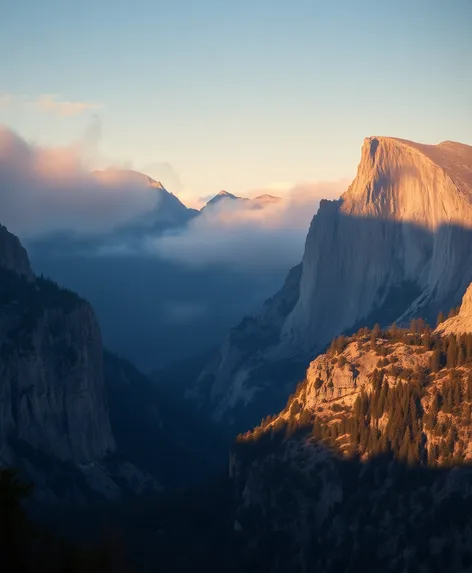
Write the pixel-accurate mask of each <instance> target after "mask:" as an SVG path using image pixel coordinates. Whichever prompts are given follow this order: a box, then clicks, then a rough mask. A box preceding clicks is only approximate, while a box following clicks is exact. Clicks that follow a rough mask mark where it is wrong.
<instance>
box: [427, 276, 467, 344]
mask: <svg viewBox="0 0 472 573" xmlns="http://www.w3.org/2000/svg"><path fill="white" fill-rule="evenodd" d="M436 332H437V333H438V334H463V333H466V332H472V283H471V284H470V286H469V288H468V289H467V291H466V293H465V295H464V297H463V298H462V304H461V307H460V310H459V314H458V315H457V316H453V317H451V318H448V319H447V320H446V321H444V322H443V323H441V324H440V325H439V326H438V328H437V329H436Z"/></svg>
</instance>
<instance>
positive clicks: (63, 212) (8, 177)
mask: <svg viewBox="0 0 472 573" xmlns="http://www.w3.org/2000/svg"><path fill="white" fill-rule="evenodd" d="M89 143H90V142H87V141H86V142H84V141H80V142H77V143H75V144H73V145H70V146H69V147H55V148H47V147H39V146H35V145H31V144H28V143H27V142H26V141H25V140H24V139H22V138H21V137H19V136H18V135H16V134H15V133H13V132H12V131H11V130H9V129H8V128H7V127H5V126H1V125H0V218H1V222H2V223H3V224H4V225H7V226H8V227H9V229H10V230H11V231H12V232H14V233H16V234H18V235H20V236H21V237H31V236H35V235H39V234H42V233H46V232H51V231H61V230H70V231H74V232H77V233H91V232H92V233H93V232H103V231H109V230H111V229H113V228H114V227H116V226H117V225H119V224H121V223H124V222H126V221H129V220H131V219H133V218H134V217H138V216H140V215H141V214H144V213H146V212H149V211H150V210H152V209H155V208H156V206H157V201H158V194H157V193H156V190H155V189H153V188H152V187H150V186H149V185H148V182H147V180H146V179H145V178H140V177H139V176H136V174H135V173H133V172H126V171H123V172H120V171H116V172H114V176H113V177H111V176H110V177H108V176H107V174H106V173H105V174H102V175H101V176H100V175H97V174H93V173H90V172H89V171H88V169H87V167H86V165H85V164H84V159H83V155H84V149H85V148H87V147H88V145H89Z"/></svg>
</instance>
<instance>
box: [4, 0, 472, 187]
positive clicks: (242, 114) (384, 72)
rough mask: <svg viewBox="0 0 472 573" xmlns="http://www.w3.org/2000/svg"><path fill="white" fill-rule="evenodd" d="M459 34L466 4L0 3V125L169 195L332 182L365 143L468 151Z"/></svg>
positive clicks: (385, 0) (465, 35) (471, 20)
mask: <svg viewBox="0 0 472 573" xmlns="http://www.w3.org/2000/svg"><path fill="white" fill-rule="evenodd" d="M471 30H472V1H471V0H376V1H374V0H369V1H367V0H358V1H356V0H333V1H331V0H329V1H328V0H324V1H317V0H232V1H231V0H132V1H131V0H113V1H112V0H110V1H105V0H75V1H74V0H41V1H39V0H0V54H1V55H0V123H4V124H6V125H7V126H9V127H10V128H12V129H14V130H15V131H17V132H18V133H19V134H20V135H21V136H23V137H26V138H27V139H28V140H30V141H32V142H35V143H38V144H41V145H64V144H68V143H70V142H73V141H77V140H78V139H81V138H83V137H84V133H85V134H87V138H89V139H90V142H89V143H90V145H92V147H93V144H95V143H97V142H98V143H99V150H98V151H99V154H100V162H101V163H102V164H105V163H108V162H114V163H118V164H123V165H126V166H132V167H134V168H137V169H144V170H146V171H147V172H148V173H149V174H150V175H152V176H156V177H159V178H162V179H163V182H164V183H165V184H166V186H167V187H168V188H169V189H170V190H171V191H175V192H177V193H184V194H189V193H193V194H195V195H196V196H202V195H208V194H211V193H214V192H215V193H216V192H217V191H219V190H220V189H227V190H229V191H232V192H236V193H244V192H246V191H248V190H251V189H256V188H265V187H267V186H268V185H270V184H272V183H280V182H287V183H288V184H294V183H296V182H301V181H319V180H333V179H339V178H341V177H345V176H353V175H354V173H355V168H356V165H357V163H358V161H359V158H360V146H361V144H362V140H363V138H364V137H366V136H368V135H395V136H398V137H403V138H407V139H414V140H418V141H421V142H427V143H436V142H439V141H442V140H445V139H451V140H459V141H463V142H465V143H469V144H472V73H471V61H472V34H471ZM95 151H96V150H94V149H92V152H94V153H95Z"/></svg>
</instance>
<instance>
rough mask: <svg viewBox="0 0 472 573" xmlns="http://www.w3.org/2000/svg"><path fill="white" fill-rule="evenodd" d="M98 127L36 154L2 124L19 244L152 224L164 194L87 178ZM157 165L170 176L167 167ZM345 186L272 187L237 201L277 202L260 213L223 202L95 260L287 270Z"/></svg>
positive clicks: (98, 175) (179, 313)
mask: <svg viewBox="0 0 472 573" xmlns="http://www.w3.org/2000/svg"><path fill="white" fill-rule="evenodd" d="M101 128H102V126H101V122H100V119H99V118H98V117H97V116H94V117H92V122H91V124H90V127H89V129H87V131H86V133H85V135H84V137H83V138H82V139H81V140H80V141H78V142H75V143H74V144H72V145H70V146H67V147H41V146H37V145H32V144H30V143H28V142H26V141H25V140H24V139H23V138H21V137H19V136H18V135H17V134H15V133H14V132H12V131H11V130H9V129H8V128H7V127H2V126H0V222H1V223H3V224H4V225H6V226H7V227H8V228H9V229H10V230H11V231H12V232H14V233H15V234H17V235H19V236H20V238H26V239H32V238H35V237H38V236H41V235H45V234H48V233H51V232H60V231H69V232H72V233H75V234H79V235H84V234H85V235H87V234H88V235H90V234H103V233H107V232H110V231H114V230H116V229H117V228H119V227H120V225H123V224H126V223H129V222H133V223H137V221H139V220H144V218H145V219H146V220H147V221H149V220H152V219H153V217H154V213H156V214H157V212H158V209H159V197H160V196H162V195H160V192H159V191H157V190H156V188H154V187H152V186H151V185H150V183H149V180H148V178H147V177H146V176H144V175H141V174H139V173H137V172H134V171H126V170H121V169H108V170H102V171H100V172H96V171H95V172H90V169H89V167H90V164H92V163H93V161H92V159H93V157H94V156H96V155H97V153H98V152H97V148H98V145H99V142H100V137H101ZM159 165H162V168H163V170H164V171H165V170H167V172H169V173H171V172H172V167H171V166H169V165H167V164H165V163H162V164H159ZM164 183H165V181H164ZM347 186H348V181H347V180H340V181H334V182H333V181H326V182H301V183H297V184H292V185H290V184H288V183H287V184H282V183H278V184H270V185H268V186H266V187H264V188H259V189H252V190H250V191H249V192H248V193H243V195H245V196H249V197H252V198H255V197H257V196H260V195H266V194H269V195H277V196H278V197H281V200H280V201H278V202H270V201H268V202H264V201H262V202H260V205H262V208H258V209H255V208H254V205H255V203H254V202H251V201H232V200H223V201H220V202H218V203H216V204H214V205H212V206H211V207H210V208H208V209H205V210H204V211H203V212H202V213H201V214H200V215H198V216H197V217H195V218H194V219H192V220H191V221H190V223H189V224H188V225H187V226H186V227H181V228H174V229H173V230H172V232H169V233H168V234H164V235H162V234H160V235H158V234H154V235H151V236H146V237H144V238H142V236H141V238H138V236H134V238H133V239H130V235H129V234H120V233H115V234H114V235H110V236H108V237H107V239H106V240H104V241H100V242H99V244H98V243H97V244H96V247H95V248H94V250H93V252H94V253H95V255H97V256H104V257H111V256H113V257H122V256H126V257H129V256H142V255H145V256H156V257H158V258H161V259H166V260H169V261H172V262H176V263H179V264H181V265H185V266H188V267H194V268H201V267H208V266H213V265H222V264H223V265H228V266H230V267H231V268H233V269H241V270H244V271H247V270H248V271H254V272H257V271H259V270H261V271H262V270H267V271H272V270H278V269H282V270H285V269H287V268H288V267H290V266H291V265H293V264H296V263H297V262H298V261H299V260H300V258H301V256H302V253H303V247H304V242H305V238H306V234H307V231H308V228H309V225H310V222H311V219H312V218H313V215H314V214H315V213H316V211H317V209H318V206H319V202H320V200H321V199H322V198H328V199H329V198H332V199H333V198H337V197H339V195H340V194H341V193H342V192H343V191H344V190H345V189H346V188H347ZM236 194H237V193H236ZM145 215H146V217H144V216H145ZM143 232H145V231H144V230H143ZM176 308H177V310H175V309H174V310H175V312H174V310H172V309H171V310H172V314H173V320H181V319H182V320H183V318H182V317H183V316H184V315H185V316H186V317H189V316H190V315H191V314H192V313H196V312H197V311H196V310H195V309H192V308H187V307H182V308H181V307H176ZM179 317H180V318H179Z"/></svg>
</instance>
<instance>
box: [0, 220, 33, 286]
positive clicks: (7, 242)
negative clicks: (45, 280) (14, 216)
mask: <svg viewBox="0 0 472 573" xmlns="http://www.w3.org/2000/svg"><path fill="white" fill-rule="evenodd" d="M0 245H1V249H0V267H1V268H4V269H7V270H10V271H13V272H15V273H18V274H19V275H23V276H25V277H29V278H31V277H32V276H33V273H32V271H31V267H30V262H29V258H28V254H27V252H26V249H25V248H24V247H23V246H22V245H21V243H20V241H19V239H18V237H15V235H13V234H12V233H10V232H8V230H7V228H6V227H4V226H3V225H0Z"/></svg>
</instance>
